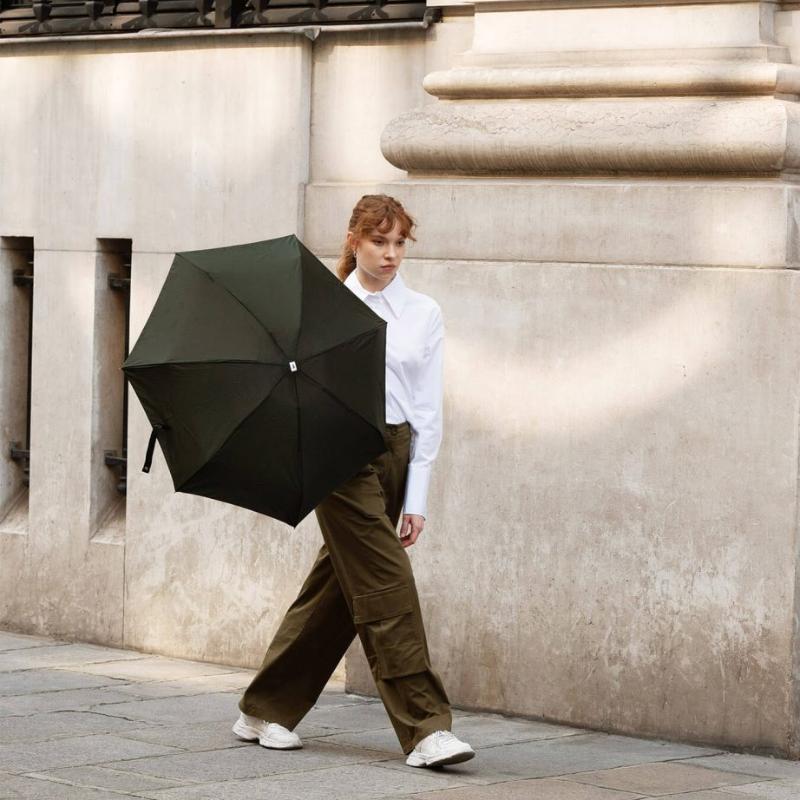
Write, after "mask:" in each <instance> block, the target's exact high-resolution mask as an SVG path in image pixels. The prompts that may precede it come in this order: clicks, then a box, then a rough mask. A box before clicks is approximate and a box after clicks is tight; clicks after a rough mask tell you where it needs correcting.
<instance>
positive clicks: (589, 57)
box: [0, 0, 800, 756]
mask: <svg viewBox="0 0 800 800" xmlns="http://www.w3.org/2000/svg"><path fill="white" fill-rule="evenodd" d="M452 5H453V11H452V13H453V16H446V17H445V20H444V22H442V23H440V24H437V25H435V26H433V27H432V28H431V29H430V30H429V31H428V32H422V31H417V32H410V31H403V32H400V31H383V32H375V33H353V34H350V33H341V34H334V33H328V34H323V35H321V36H320V37H319V38H318V39H317V40H316V41H314V42H313V43H312V42H311V41H310V40H308V39H306V38H304V37H293V36H289V35H285V36H284V35H280V36H275V35H271V36H262V35H256V34H254V35H253V36H252V37H250V36H237V37H234V36H227V37H226V36H220V37H218V38H214V39H203V40H191V39H189V40H181V42H180V43H178V41H172V42H170V41H168V40H160V41H152V40H151V41H136V42H130V41H125V42H123V41H122V40H120V41H117V42H114V41H113V40H109V41H101V40H98V42H96V43H88V44H79V43H72V44H68V45H58V44H54V43H26V44H24V45H13V46H2V47H0V79H2V81H3V85H4V86H12V87H14V103H13V106H12V107H11V109H12V110H11V111H10V112H8V113H4V114H3V115H2V118H0V144H2V145H3V146H2V147H0V174H2V175H3V180H2V182H0V237H20V236H32V237H33V239H34V249H35V274H36V279H35V280H36V293H35V304H34V363H33V393H34V402H33V414H32V452H33V457H32V464H31V487H30V493H29V503H28V506H27V511H26V512H25V514H23V515H22V517H20V514H19V508H18V507H17V511H16V512H15V514H14V515H13V516H7V517H6V519H5V520H4V521H2V522H0V570H2V572H1V573H0V575H2V579H1V580H0V625H2V626H4V627H7V628H13V629H17V630H22V631H27V632H42V633H52V634H57V635H60V636H67V637H74V638H78V639H84V640H89V641H99V642H105V643H110V644H121V645H124V646H127V647H133V648H137V649H142V650H146V651H154V652H160V653H165V654H172V655H182V656H187V657H191V658H200V659H208V660H212V661H222V662H227V663H231V664H237V665H250V666H256V665H257V664H258V663H259V660H260V658H261V656H262V654H263V650H264V647H265V646H266V644H267V643H268V641H269V639H270V637H271V635H272V632H273V631H274V630H275V628H276V626H277V624H278V622H279V620H280V618H281V615H282V613H283V611H284V610H285V608H286V607H287V606H288V604H289V603H290V602H291V601H292V600H293V599H294V597H295V595H296V593H297V590H298V589H299V586H300V584H301V582H302V579H303V577H304V575H305V573H306V570H307V569H308V568H309V566H310V565H311V563H312V561H313V559H314V557H315V554H316V551H317V548H318V547H319V545H320V543H321V538H320V536H319V531H318V529H317V526H316V521H315V518H314V517H313V515H311V516H310V517H307V518H306V520H304V521H303V523H302V524H301V525H300V526H299V527H298V528H297V530H296V531H294V532H292V531H291V529H289V528H288V527H286V526H284V525H282V524H281V523H277V522H274V521H271V520H269V519H265V518H262V517H259V516H258V515H256V514H253V513H251V512H247V511H244V510H241V509H235V508H232V507H228V506H224V505H222V504H219V503H214V502H212V501H209V500H204V499H202V498H197V497H191V496H187V495H181V494H175V493H174V492H173V491H172V485H171V481H170V478H169V475H168V473H167V470H166V467H165V464H164V462H163V459H162V458H161V457H160V455H157V456H156V459H155V462H154V467H153V470H152V471H151V472H150V473H149V474H148V475H145V474H143V473H141V472H140V467H141V463H142V461H143V459H144V450H145V446H146V442H147V435H148V427H147V424H146V420H145V417H144V414H143V412H142V410H141V408H140V407H139V405H138V402H136V400H135V398H134V397H133V396H132V400H131V408H130V415H129V454H128V455H129V481H128V493H127V499H126V504H125V509H124V524H122V525H121V527H120V526H119V519H117V520H116V522H115V525H117V527H114V528H113V530H111V529H106V528H104V527H103V524H102V522H101V523H100V525H99V527H98V517H99V516H102V515H99V513H98V512H97V511H96V508H97V504H98V502H99V501H98V500H97V498H98V497H99V498H102V497H104V496H106V495H104V494H103V491H104V489H103V485H104V482H106V483H107V479H108V476H107V474H106V473H105V472H103V470H105V469H107V468H105V467H104V465H102V461H101V459H98V457H97V452H96V451H97V449H98V447H99V446H101V445H100V442H101V440H102V436H103V434H102V432H103V431H105V430H110V428H109V426H108V425H107V424H106V420H105V418H104V417H103V415H104V414H109V413H114V405H115V401H114V399H113V393H108V392H104V391H103V388H102V382H103V378H102V376H103V375H106V374H107V370H106V371H104V370H103V369H101V367H102V366H103V364H104V363H105V362H104V359H105V360H106V361H107V360H108V359H109V358H110V357H111V356H110V355H109V353H110V352H112V351H111V350H110V349H109V348H107V347H104V346H103V342H102V341H100V340H98V334H97V332H98V330H100V329H103V330H108V331H113V330H114V324H115V323H113V321H109V320H110V319H112V318H113V313H114V312H112V311H110V310H109V308H108V307H107V306H106V305H104V300H103V294H102V292H101V291H100V287H101V286H102V282H103V279H104V270H106V269H107V263H106V261H105V260H104V259H103V258H102V257H99V256H98V253H99V252H101V250H102V248H101V246H100V244H98V238H104V237H108V238H123V239H130V240H131V241H132V249H133V258H132V276H133V279H132V298H131V305H132V311H131V326H130V330H131V341H135V339H136V336H137V335H138V333H139V331H140V330H141V328H142V326H143V324H144V322H145V319H146V317H147V314H148V313H149V310H150V308H151V307H152V304H153V302H154V300H155V298H156V296H157V294H158V291H159V289H160V286H161V283H162V281H163V279H164V277H165V275H166V272H167V270H168V268H169V265H170V261H171V254H172V253H173V252H174V251H175V250H179V249H189V248H192V249H194V248H201V247H210V246H216V245H222V244H229V243H236V242H244V241H253V240H257V239H263V238H268V237H271V236H279V235H284V234H286V233H289V232H296V233H297V234H298V235H299V236H300V237H301V238H302V239H303V240H304V241H305V242H306V243H307V244H308V245H309V246H310V247H311V249H312V250H313V251H314V252H316V253H317V254H319V255H320V256H321V257H322V258H323V260H325V262H326V263H327V264H328V265H329V266H331V267H332V266H333V264H334V260H335V256H336V254H337V253H338V251H339V248H340V246H341V241H342V237H343V234H344V228H345V225H346V222H347V219H348V216H349V213H350V210H351V209H352V206H353V204H354V202H355V201H356V200H357V199H358V198H359V197H360V196H361V194H364V193H368V192H374V191H386V192H388V193H390V194H393V195H395V196H397V197H398V198H400V199H401V200H402V201H403V202H404V203H405V204H406V206H407V208H408V209H409V210H410V212H411V213H412V215H413V216H414V217H415V218H416V219H417V220H418V222H419V229H418V231H417V232H416V235H417V236H418V242H417V243H416V244H414V245H413V246H412V247H411V249H410V252H409V255H408V258H407V260H406V262H405V263H404V266H403V270H404V274H405V275H406V279H407V281H408V283H409V284H410V285H411V286H412V287H414V288H417V289H419V290H420V291H423V292H426V293H429V294H431V295H433V296H434V297H436V298H437V300H438V301H439V302H440V304H441V305H442V308H443V311H444V317H445V324H446V331H447V338H446V345H445V354H446V355H445V371H446V393H445V435H444V441H443V444H442V450H441V455H440V457H439V461H438V462H437V466H436V469H435V471H434V476H433V482H432V486H431V497H430V503H429V506H430V518H429V519H428V522H427V524H426V530H425V532H424V533H423V536H422V538H421V539H420V541H419V542H418V544H417V545H416V546H415V547H414V548H412V549H411V552H410V556H411V558H412V561H413V564H414V569H415V573H416V575H417V583H418V586H419V589H420V594H421V600H422V605H423V611H424V613H425V616H426V620H427V624H428V635H429V639H430V643H431V650H432V654H433V656H434V661H435V665H436V667H437V668H438V669H439V670H440V672H441V673H442V675H443V678H444V680H445V685H446V687H447V689H448V692H449V693H450V696H451V700H452V701H453V702H454V703H456V704H462V705H468V706H475V707H481V708H489V709H494V710H498V711H506V712H512V713H522V714H531V715H535V716H542V717H545V718H547V719H552V720H559V721H564V722H569V723H575V724H579V725H582V726H588V727H597V728H602V729H606V730H617V731H623V732H631V733H640V734H651V735H659V736H667V737H674V738H680V739H686V740H691V741H702V742H713V743H717V744H724V745H734V746H742V747H747V748H755V749H761V750H765V751H772V752H778V753H783V754H791V755H795V756H796V755H798V754H800V749H798V745H797V722H796V720H797V713H796V710H797V708H798V701H797V697H796V695H797V692H798V681H797V672H798V670H797V664H798V663H800V659H799V658H798V655H800V645H799V644H798V636H797V630H796V628H797V623H796V621H795V617H796V614H795V605H796V603H797V596H798V593H797V592H796V580H797V553H796V547H797V536H796V508H797V479H798V469H797V463H798V411H799V410H800V396H799V393H800V388H799V387H800V352H799V350H800V337H799V336H798V333H800V330H798V328H799V327H800V308H798V301H797V297H798V288H799V287H798V285H797V281H798V279H800V278H798V274H797V272H796V271H794V270H793V269H791V267H794V266H796V264H797V263H798V254H797V246H798V235H797V230H798V225H797V211H796V208H797V194H796V189H795V186H796V183H795V179H794V172H793V170H794V168H795V162H794V161H793V158H794V157H795V155H796V153H797V147H796V142H797V141H798V140H797V136H796V127H795V126H796V119H797V114H796V109H795V103H794V99H793V97H794V95H793V94H792V92H796V90H797V86H800V83H798V82H797V76H796V75H795V73H794V72H793V71H792V69H791V68H793V65H792V64H791V53H792V52H793V49H794V39H795V38H796V34H794V33H793V31H794V30H795V29H796V27H797V25H796V18H795V17H794V16H793V14H794V12H791V11H788V10H787V11H784V12H781V13H780V14H778V15H777V17H775V14H774V12H775V11H776V5H775V4H774V3H757V2H741V3H732V2H731V3H729V2H721V3H716V4H709V3H697V4H692V3H680V4H678V3H669V2H663V3H658V2H645V3H642V2H639V3H638V4H637V3H628V2H625V1H624V0H618V1H617V2H615V3H605V2H597V3H594V4H592V5H593V6H594V7H593V8H586V7H585V4H579V3H577V2H576V3H570V2H568V1H567V0H563V1H562V2H559V3H553V2H550V3H545V2H538V0H531V2H530V3H529V4H528V8H527V9H521V8H520V7H519V6H517V7H515V9H514V10H508V8H507V7H503V6H498V5H496V4H492V3H490V2H487V3H484V4H482V6H481V8H480V9H479V13H477V14H476V16H475V19H474V20H473V17H472V16H471V14H470V13H469V9H468V8H467V7H464V8H462V9H460V12H462V13H459V8H458V6H457V5H456V4H455V3H453V4H452ZM581 5H582V6H584V7H581V8H579V7H578V6H581ZM570 6H572V7H570ZM776 20H777V22H775V21H776ZM774 23H775V24H774ZM776 31H777V32H776ZM473 34H474V36H473ZM698 63H700V67H698V66H697V64H698ZM759 64H760V65H761V66H758V65H759ZM781 64H783V65H784V66H780V65H781ZM510 66H515V67H517V68H520V69H521V71H518V72H512V71H509V69H508V67H510ZM423 84H424V85H425V87H427V88H428V89H429V90H430V93H426V92H425V90H424V89H423ZM568 97H569V98H571V101H570V102H565V99H566V98H568ZM589 98H591V99H589ZM576 104H577V105H576ZM578 108H580V114H579V115H577V116H576V109H578ZM762 111H763V112H764V114H765V115H767V116H769V119H770V120H771V122H770V126H769V128H768V129H767V127H766V126H762V127H761V128H759V126H758V125H757V124H754V123H753V121H754V119H756V118H758V119H757V121H758V120H761V119H762V117H759V114H761V113H762ZM698 115H699V116H698ZM764 118H766V117H764ZM527 121H533V122H535V124H536V125H538V126H539V128H537V130H541V131H543V132H544V133H545V134H548V132H552V131H554V130H558V129H563V130H564V131H566V133H565V134H564V135H563V136H560V137H551V138H550V139H548V137H547V135H542V136H531V135H530V132H528V134H527V135H526V133H525V131H526V125H527V124H528V122H527ZM743 121H744V122H743ZM745 123H746V124H745ZM559 126H561V128H559ZM759 130H763V131H764V135H763V136H762V137H761V138H759V136H760V135H761V134H759ZM687 131H690V132H691V134H692V136H691V137H687V135H686V134H687ZM548 135H549V134H548ZM692 137H693V138H692ZM13 241H16V240H13ZM13 241H12V240H11V239H0V243H2V244H3V249H0V267H3V268H4V269H5V273H8V272H9V271H10V265H11V262H12V260H13V256H12V255H11V254H10V253H11V245H12V244H13ZM7 277H8V276H7V274H5V277H4V278H3V279H4V280H5V278H7ZM10 297H12V295H10V294H9V290H8V288H6V289H2V288H0V312H2V314H3V317H2V320H0V328H2V330H0V346H2V348H3V351H2V354H0V355H2V358H3V360H2V361H0V364H2V368H3V375H2V376H0V402H2V405H0V431H2V432H3V434H4V435H5V436H6V437H8V436H11V435H13V436H14V437H15V438H19V434H18V433H14V432H15V431H18V429H19V427H20V412H19V403H18V396H19V391H20V387H19V386H18V385H16V388H15V380H17V379H16V378H14V377H13V376H14V375H18V374H19V358H20V357H19V352H18V348H17V349H14V346H13V345H12V343H11V342H12V339H13V336H12V334H10V333H9V329H10V328H11V327H14V330H18V329H19V328H20V325H21V323H20V316H19V312H18V311H12V313H10V314H8V313H6V308H7V304H8V302H9V298H10ZM9 375H11V376H12V377H11V378H9ZM15 398H17V399H15ZM109 435H110V434H109ZM113 446H114V444H113V443H112V444H110V445H106V447H113ZM3 447H5V444H4V443H3ZM18 479H19V475H18V471H17V467H16V465H14V464H10V463H9V464H4V465H3V467H2V469H0V501H2V502H4V503H6V507H10V506H9V504H10V503H11V501H12V500H13V498H14V497H16V496H17V494H18V492H17V489H16V488H15V484H14V482H15V481H18ZM106 489H107V487H106ZM0 513H2V512H0ZM337 674H338V675H342V674H343V669H342V667H341V666H340V669H339V670H338V671H337ZM347 681H348V686H349V687H350V688H352V689H355V690H358V691H365V692H370V691H373V686H372V682H371V678H370V677H369V675H368V673H367V671H366V670H365V664H364V661H363V658H362V656H361V653H360V650H359V646H358V644H357V643H355V644H354V646H353V647H352V648H351V650H350V651H349V653H348V658H347Z"/></svg>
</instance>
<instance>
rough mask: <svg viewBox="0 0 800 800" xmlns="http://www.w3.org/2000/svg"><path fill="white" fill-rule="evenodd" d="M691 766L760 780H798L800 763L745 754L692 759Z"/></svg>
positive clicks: (726, 754)
mask: <svg viewBox="0 0 800 800" xmlns="http://www.w3.org/2000/svg"><path fill="white" fill-rule="evenodd" d="M691 763H692V764H696V765H698V766H702V767H711V768H712V769H721V770H725V771H730V772H744V773H747V774H748V775H759V776H761V777H762V778H794V779H795V780H800V761H789V760H788V759H784V758H774V757H772V756H753V755H749V754H746V753H726V752H723V753H719V754H718V755H715V756H703V757H700V758H693V759H692V761H691Z"/></svg>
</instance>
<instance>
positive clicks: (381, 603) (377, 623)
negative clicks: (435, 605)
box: [353, 585, 428, 678]
mask: <svg viewBox="0 0 800 800" xmlns="http://www.w3.org/2000/svg"><path fill="white" fill-rule="evenodd" d="M353 622H354V623H355V624H356V625H363V626H364V630H365V633H366V637H367V639H368V641H369V644H370V645H371V647H372V649H373V650H374V651H375V657H376V660H377V674H376V675H375V677H376V678H399V677H401V676H403V675H413V674H414V673H416V672H423V671H424V670H426V669H427V668H428V663H427V660H426V658H425V649H424V647H423V645H422V638H421V631H420V630H418V628H417V625H416V623H415V620H414V603H413V600H412V595H411V589H410V587H408V586H405V585H399V586H390V587H389V588H388V589H381V590H380V591H379V592H372V593H370V594H360V595H355V596H354V597H353Z"/></svg>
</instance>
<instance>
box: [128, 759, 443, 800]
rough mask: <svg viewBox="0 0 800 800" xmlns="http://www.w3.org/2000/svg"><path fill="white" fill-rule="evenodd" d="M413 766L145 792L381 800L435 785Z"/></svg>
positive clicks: (164, 798)
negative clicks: (405, 769) (394, 770)
mask: <svg viewBox="0 0 800 800" xmlns="http://www.w3.org/2000/svg"><path fill="white" fill-rule="evenodd" d="M409 769H410V770H411V771H410V772H408V773H399V772H389V771H388V770H382V769H378V768H376V767H375V766H373V765H371V764H365V765H350V766H345V767H337V768H333V769H323V770H316V771H305V772H293V773H290V774H282V775H280V774H279V775H275V776H273V777H270V778H254V779H250V780H242V781H225V782H218V783H210V784H205V785H204V786H192V787H183V788H180V789H165V790H163V791H155V792H148V791H145V792H142V793H141V794H142V795H143V796H144V797H148V798H152V800H253V798H275V800H379V799H380V798H385V797H390V796H393V795H397V794H398V792H402V793H404V794H402V795H401V796H402V797H412V796H416V795H415V793H416V792H423V791H425V790H428V789H431V788H434V787H435V784H436V782H435V780H434V778H433V777H432V773H430V772H429V771H427V770H417V769H413V768H409ZM457 780H458V779H457V778H453V779H451V783H452V784H453V785H457Z"/></svg>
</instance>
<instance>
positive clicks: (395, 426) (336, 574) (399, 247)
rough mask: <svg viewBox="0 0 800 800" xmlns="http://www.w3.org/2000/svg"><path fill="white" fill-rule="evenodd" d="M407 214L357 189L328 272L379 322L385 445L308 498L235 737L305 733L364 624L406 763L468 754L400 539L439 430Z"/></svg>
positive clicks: (426, 301)
mask: <svg viewBox="0 0 800 800" xmlns="http://www.w3.org/2000/svg"><path fill="white" fill-rule="evenodd" d="M414 225H415V223H414V221H413V220H412V219H411V217H409V215H408V214H407V213H406V211H405V210H404V209H403V207H402V206H401V205H400V203H399V202H398V201H397V200H395V199H394V198H392V197H388V196H387V195H383V194H381V195H365V196H363V197H362V198H361V200H359V202H358V203H357V204H356V206H355V208H354V209H353V213H352V215H351V217H350V224H349V226H348V228H349V230H348V233H347V238H346V242H345V245H344V248H343V252H342V256H341V258H340V259H339V263H338V265H337V268H336V272H337V275H338V276H339V279H340V280H342V281H343V282H344V284H345V286H347V287H348V288H349V289H350V290H351V291H352V292H353V293H354V294H356V296H358V297H359V298H360V299H361V300H362V301H363V302H365V303H366V304H367V305H368V306H369V307H370V308H371V309H372V310H373V311H374V312H375V313H376V314H378V315H379V316H380V317H382V318H383V319H385V320H386V322H387V326H386V423H387V424H386V445H387V447H388V450H387V452H385V453H383V454H382V455H380V456H378V457H377V458H376V459H374V460H373V461H372V462H370V463H369V464H367V465H366V466H365V467H364V468H363V469H362V470H361V471H360V472H358V473H357V474H356V475H354V476H353V477H352V478H350V479H349V480H348V481H345V483H343V484H342V485H341V486H340V487H339V488H338V489H336V490H335V491H334V492H332V493H331V494H330V495H329V496H328V497H326V498H325V500H323V501H322V503H320V504H319V505H318V506H317V508H316V509H315V513H316V515H317V520H318V521H319V525H320V528H321V530H322V536H323V540H324V544H323V545H322V547H321V548H320V551H319V554H318V555H317V559H316V561H315V562H314V566H313V567H312V569H311V572H310V574H309V576H308V578H306V581H305V583H304V585H303V587H302V589H301V590H300V594H299V595H298V596H297V599H296V600H295V601H294V603H293V604H292V605H291V607H290V608H289V610H288V611H287V613H286V616H285V617H284V619H283V621H282V622H281V625H280V627H279V628H278V631H277V633H276V634H275V637H274V639H273V640H272V642H271V644H270V646H269V648H268V650H267V653H266V655H265V656H264V660H263V662H262V665H261V668H260V670H259V671H258V673H257V674H256V676H255V678H254V679H253V681H252V682H251V684H250V685H249V687H248V688H247V689H246V691H245V693H244V695H243V696H242V698H241V700H240V702H239V708H240V710H241V712H242V713H241V715H240V717H239V719H238V720H237V722H236V723H235V725H234V726H233V731H234V733H235V734H236V735H237V736H238V737H239V738H241V739H244V740H247V741H258V742H259V743H260V744H261V745H263V746H264V747H270V748H276V749H291V748H298V747H302V744H301V742H300V738H299V737H298V736H297V734H295V733H293V731H292V729H293V728H294V727H295V726H296V725H297V723H298V722H299V721H300V720H301V719H302V718H303V717H304V716H305V715H306V713H307V712H308V711H309V710H310V709H311V708H312V706H313V705H314V703H315V702H316V700H317V698H318V697H319V694H320V692H321V691H322V690H323V688H324V687H325V684H326V683H327V681H328V679H329V678H330V676H331V674H332V673H333V671H334V669H335V668H336V666H337V664H338V663H339V661H340V660H341V658H342V656H343V655H344V652H345V650H346V649H347V648H348V646H349V645H350V643H351V642H352V640H353V638H354V637H355V635H356V634H358V636H359V637H360V639H361V643H362V645H363V647H364V653H365V654H366V657H367V661H368V662H369V666H370V669H371V670H372V675H373V677H374V679H375V684H376V686H377V688H378V692H379V694H380V696H381V699H382V700H383V703H384V706H385V707H386V711H387V713H388V715H389V718H390V720H391V723H392V726H393V727H394V730H395V732H396V734H397V737H398V739H399V741H400V745H401V747H402V748H403V752H404V753H405V754H407V756H408V757H407V759H406V763H407V764H409V765H410V766H415V767H433V766H439V765H442V764H453V763H456V762H459V761H466V760H467V759H469V758H472V757H473V756H474V755H475V753H474V751H473V750H472V748H471V747H470V746H469V745H468V744H467V743H465V742H462V741H460V740H459V739H457V738H456V737H455V736H454V735H453V734H452V733H451V732H450V728H451V726H452V717H451V713H450V704H449V700H448V698H447V694H446V693H445V690H444V686H443V685H442V682H441V679H440V678H439V675H438V674H437V673H436V672H435V671H434V669H433V667H432V666H431V662H430V655H429V653H428V645H427V641H426V638H425V630H424V626H423V620H422V614H421V612H420V606H419V599H418V597H417V590H416V585H415V582H414V576H413V573H412V571H411V562H410V560H409V558H408V554H407V553H406V549H405V548H407V547H410V546H411V545H413V544H414V543H415V542H416V541H417V538H418V537H419V535H420V533H422V530H423V529H424V527H425V515H426V513H427V512H426V501H427V493H428V483H429V480H430V472H431V466H432V464H433V461H434V459H435V458H436V455H437V453H438V450H439V444H440V442H441V436H442V356H443V339H444V326H443V323H442V313H441V309H440V308H439V305H438V304H437V303H436V301H435V300H433V299H432V298H430V297H428V296H427V295H424V294H421V293H419V292H415V291H413V290H411V289H409V288H407V287H406V285H405V283H404V281H403V279H402V278H401V277H400V273H399V268H400V263H401V262H402V260H403V256H404V255H405V247H406V240H407V239H408V238H411V239H414V237H413V236H412V235H411V229H412V227H414ZM401 508H402V509H403V511H404V513H403V520H402V524H401V526H400V537H399V539H398V535H397V523H398V520H399V517H400V510H401Z"/></svg>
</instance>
